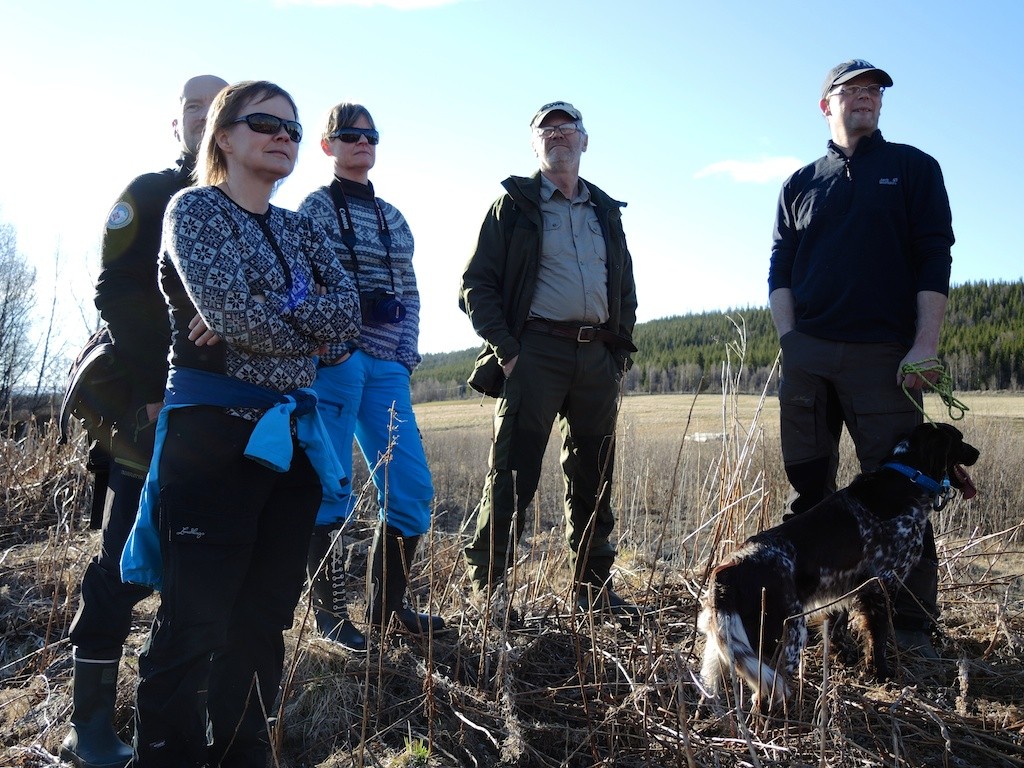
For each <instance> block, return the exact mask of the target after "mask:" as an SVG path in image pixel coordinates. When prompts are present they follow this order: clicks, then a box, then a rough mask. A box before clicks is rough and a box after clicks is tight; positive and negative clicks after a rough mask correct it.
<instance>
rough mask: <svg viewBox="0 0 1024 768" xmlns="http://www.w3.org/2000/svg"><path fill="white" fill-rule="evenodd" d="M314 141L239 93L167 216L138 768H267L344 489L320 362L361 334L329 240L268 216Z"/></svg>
mask: <svg viewBox="0 0 1024 768" xmlns="http://www.w3.org/2000/svg"><path fill="white" fill-rule="evenodd" d="M301 138H302V126H301V125H299V123H298V122H297V114H296V108H295V103H294V101H293V100H292V98H291V97H290V96H289V95H288V93H287V92H285V91H284V90H282V89H281V88H280V87H278V86H276V85H274V84H272V83H268V82H264V81H260V82H243V83H238V84H235V85H232V86H228V87H227V88H225V89H224V90H222V91H221V92H220V94H219V95H218V96H217V98H216V99H215V100H214V102H213V104H212V106H211V108H210V113H209V117H208V119H207V127H206V134H205V137H204V139H203V146H202V148H201V153H200V157H199V162H198V164H197V175H198V181H199V185H200V186H197V187H195V188H193V189H190V190H186V191H184V192H182V193H180V194H179V195H177V196H176V197H175V198H174V199H172V201H171V203H170V205H169V207H168V208H167V213H166V216H165V218H164V230H163V245H162V251H163V253H162V257H161V265H160V274H161V287H162V289H163V291H164V294H165V295H166V296H167V300H168V303H169V305H170V310H171V318H172V327H173V333H172V339H171V369H170V374H169V378H168V383H167V391H166V400H165V403H166V405H165V407H164V410H163V411H162V412H161V415H160V419H159V421H158V426H157V434H158V436H157V441H158V447H157V449H156V452H155V453H154V459H153V463H152V465H151V469H150V476H149V478H148V479H147V487H146V490H145V491H144V501H143V505H144V506H145V507H152V508H154V509H156V508H158V510H159V512H158V514H157V515H156V518H155V519H156V520H157V527H158V529H159V539H160V545H159V555H160V556H159V558H158V559H159V561H160V562H159V566H161V567H159V568H157V570H158V571H159V570H162V574H159V575H160V576H162V585H161V602H160V607H159V610H158V612H157V616H156V619H155V621H154V622H153V627H152V630H151V633H150V637H149V641H148V643H147V646H146V649H145V651H144V652H143V653H142V655H141V656H140V658H139V685H138V689H137V699H136V728H137V731H136V738H135V762H134V763H133V765H135V766H136V768H140V767H141V768H151V766H176V767H180V766H200V765H225V766H226V765H231V766H257V765H258V766H263V765H264V764H265V761H266V756H267V749H268V744H269V739H268V716H269V715H270V714H271V712H272V711H273V707H274V705H275V698H276V697H277V691H278V684H279V682H280V679H281V673H282V667H283V663H284V640H283V637H282V633H283V630H285V629H287V628H288V627H289V626H291V624H292V619H293V615H294V611H295V606H296V604H297V602H298V599H299V595H300V593H301V591H302V585H303V581H304V578H305V556H306V551H307V548H308V545H309V536H310V532H311V531H312V528H313V521H314V518H315V516H316V512H317V509H318V508H319V506H320V501H321V496H322V494H326V495H329V494H335V495H336V494H337V493H339V490H340V487H341V480H342V478H341V476H340V472H339V467H338V464H337V459H336V458H335V457H334V456H333V453H332V452H330V451H329V450H326V451H325V450H324V449H325V448H328V449H329V443H326V444H325V441H323V440H322V439H321V441H320V442H319V443H318V442H317V439H316V437H317V435H316V427H317V426H318V417H317V412H316V401H315V396H314V395H313V393H312V392H311V390H309V389H308V387H309V385H310V384H312V382H313V379H314V376H315V373H316V364H315V358H316V356H318V355H331V354H334V355H337V354H340V351H341V349H343V348H344V343H345V342H346V341H347V340H349V339H351V338H352V337H353V336H355V335H356V334H357V333H358V331H359V326H358V311H359V310H358V297H357V294H356V291H355V288H354V286H353V284H352V282H351V280H350V279H349V277H348V275H347V274H346V272H345V270H344V267H343V265H342V264H341V262H340V261H339V260H338V258H337V256H336V254H335V250H334V248H333V247H332V245H331V243H330V242H329V241H327V240H326V238H325V235H324V232H323V230H322V229H321V228H320V227H319V226H317V225H316V224H314V223H313V222H312V221H311V220H310V219H309V218H307V217H305V216H303V215H301V214H297V213H293V212H291V211H286V210H283V209H281V208H278V207H276V206H273V205H270V197H271V194H272V192H273V190H274V185H275V184H277V182H279V181H280V180H281V179H283V178H285V177H286V176H288V174H290V173H291V172H292V170H293V168H294V167H295V161H296V157H297V153H298V143H299V141H300V140H301ZM322 286H326V287H322ZM319 426H320V427H321V429H322V424H319ZM332 460H333V467H332V466H331V462H332ZM332 470H333V471H332ZM145 514H146V513H145V511H144V512H141V513H140V519H146V518H145ZM138 527H139V523H137V528H138ZM129 552H130V547H129V548H128V549H126V553H125V558H128V556H129ZM122 570H123V572H125V573H127V572H128V571H127V570H126V568H125V562H124V560H123V562H122ZM154 578H155V577H154ZM208 726H209V733H210V735H211V736H212V740H211V742H210V743H209V745H208V744H207V732H208Z"/></svg>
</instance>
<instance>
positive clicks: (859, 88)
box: [832, 85, 885, 99]
mask: <svg viewBox="0 0 1024 768" xmlns="http://www.w3.org/2000/svg"><path fill="white" fill-rule="evenodd" d="M883 93H885V86H884V85H844V86H843V87H842V88H840V89H839V90H837V91H832V95H833V96H849V97H850V98H851V99H856V98H857V97H858V96H860V95H861V94H866V95H868V96H871V97H872V98H878V97H879V96H881V95H882V94H883Z"/></svg>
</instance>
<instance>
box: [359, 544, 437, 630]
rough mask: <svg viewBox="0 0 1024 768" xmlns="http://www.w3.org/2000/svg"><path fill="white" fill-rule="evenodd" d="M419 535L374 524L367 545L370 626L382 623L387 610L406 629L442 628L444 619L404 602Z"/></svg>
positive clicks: (385, 619)
mask: <svg viewBox="0 0 1024 768" xmlns="http://www.w3.org/2000/svg"><path fill="white" fill-rule="evenodd" d="M419 541H420V537H419V536H402V534H401V533H399V531H398V530H397V529H395V528H391V527H388V528H384V526H383V525H381V526H378V527H377V532H376V533H375V534H374V536H373V544H372V545H371V547H370V589H371V590H372V594H371V595H370V605H369V610H368V614H369V615H368V619H369V621H370V623H371V624H373V625H374V626H377V627H380V626H382V625H386V624H387V622H388V621H389V620H390V618H391V614H394V615H395V616H397V617H398V620H399V621H400V622H401V623H402V626H404V627H405V628H406V629H407V630H408V631H409V632H412V633H413V634H415V635H425V634H427V633H428V632H440V631H442V630H443V629H444V619H442V618H441V617H440V616H432V615H430V614H429V613H417V612H416V611H414V610H413V609H412V608H410V607H409V606H408V605H407V604H406V602H405V589H406V587H407V586H408V584H409V574H408V567H409V565H410V564H411V563H412V559H413V556H414V555H415V554H416V546H417V545H418V544H419Z"/></svg>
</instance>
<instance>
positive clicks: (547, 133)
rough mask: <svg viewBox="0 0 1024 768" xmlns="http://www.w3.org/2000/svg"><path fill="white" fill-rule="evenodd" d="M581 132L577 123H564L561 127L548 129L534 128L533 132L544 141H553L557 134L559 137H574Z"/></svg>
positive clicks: (553, 126) (550, 126)
mask: <svg viewBox="0 0 1024 768" xmlns="http://www.w3.org/2000/svg"><path fill="white" fill-rule="evenodd" d="M578 130H580V126H579V124H577V123H562V124H561V125H549V126H548V127H547V128H534V129H533V132H534V133H536V134H537V135H538V136H540V137H541V138H542V139H553V138H554V137H555V134H556V133H557V134H558V135H559V136H572V135H573V134H574V133H576V131H578Z"/></svg>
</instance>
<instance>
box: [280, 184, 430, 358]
mask: <svg viewBox="0 0 1024 768" xmlns="http://www.w3.org/2000/svg"><path fill="white" fill-rule="evenodd" d="M341 185H342V189H343V191H344V192H345V197H346V199H347V202H348V209H349V212H350V213H351V217H352V228H353V230H354V232H355V235H356V241H355V246H354V249H355V265H354V264H353V258H352V254H351V253H350V252H349V249H348V247H347V246H346V245H345V243H344V242H343V241H342V233H341V224H340V223H339V215H338V211H337V210H336V209H335V207H334V201H333V199H332V197H331V192H330V188H329V187H320V188H319V189H317V190H316V191H314V192H313V193H311V194H310V195H309V196H308V197H307V198H306V199H305V200H303V201H302V202H301V203H300V204H299V212H301V213H304V214H306V215H307V216H309V217H310V218H312V219H313V220H314V221H316V222H317V223H318V224H319V225H320V226H321V227H323V228H324V230H326V232H327V235H328V237H329V238H330V240H331V242H332V243H333V244H334V248H335V251H336V253H337V255H338V258H339V259H340V260H341V263H342V264H344V266H345V269H346V270H348V271H349V273H350V274H352V275H353V282H355V283H356V284H357V286H358V288H359V290H360V292H361V293H364V294H365V293H367V292H369V291H372V290H374V289H378V288H382V289H385V290H387V291H391V290H394V292H395V294H397V296H398V298H399V300H400V301H401V302H402V304H403V305H404V306H405V309H406V316H405V319H403V320H402V321H401V322H400V323H397V324H394V325H390V324H386V323H372V322H371V323H367V322H363V323H362V327H361V329H360V334H359V337H358V338H357V339H355V340H354V341H353V342H352V346H355V347H358V348H359V349H361V350H363V351H364V352H366V353H367V354H368V355H370V356H372V357H375V358H377V359H379V360H392V361H397V362H399V363H401V364H402V365H404V366H405V367H406V368H408V369H409V370H410V371H412V370H413V369H414V368H415V367H416V366H417V365H419V363H420V360H421V357H420V354H419V333H420V294H419V290H418V289H417V287H416V275H415V273H414V272H413V267H412V255H413V237H412V231H411V230H410V229H409V224H408V223H407V222H406V220H405V217H404V216H403V215H402V214H401V212H400V211H399V210H398V209H397V208H395V206H393V205H391V204H390V203H387V202H385V201H384V200H381V199H380V198H375V197H374V193H373V185H372V184H366V185H364V184H358V183H355V182H352V181H344V180H342V181H341ZM375 199H376V201H377V203H378V204H379V205H380V212H381V214H382V215H383V217H384V221H385V222H386V224H387V232H388V233H389V234H390V235H391V246H390V248H387V247H386V246H385V244H384V240H383V239H382V237H381V234H382V227H381V226H380V223H379V221H378V217H377V208H376V206H375V205H374V200H375ZM341 219H342V221H345V220H346V216H345V213H344V211H343V212H342V214H341ZM389 255H390V262H391V264H390V268H389V266H388V263H387V261H388V257H389ZM356 265H358V271H357V268H356Z"/></svg>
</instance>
